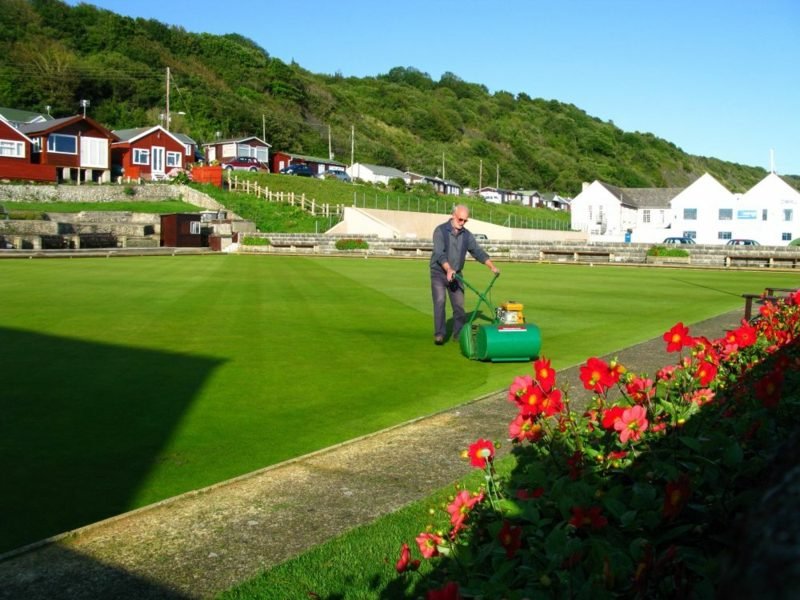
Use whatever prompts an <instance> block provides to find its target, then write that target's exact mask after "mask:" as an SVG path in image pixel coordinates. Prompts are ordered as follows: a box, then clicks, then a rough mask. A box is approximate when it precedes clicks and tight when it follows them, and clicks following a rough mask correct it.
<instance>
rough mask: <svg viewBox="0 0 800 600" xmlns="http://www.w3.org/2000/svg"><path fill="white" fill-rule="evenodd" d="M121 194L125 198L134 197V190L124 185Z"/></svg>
mask: <svg viewBox="0 0 800 600" xmlns="http://www.w3.org/2000/svg"><path fill="white" fill-rule="evenodd" d="M122 193H123V194H125V195H126V196H135V195H136V190H135V189H134V188H132V187H131V186H129V185H126V186H125V189H123V190H122Z"/></svg>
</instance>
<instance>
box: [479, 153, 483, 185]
mask: <svg viewBox="0 0 800 600" xmlns="http://www.w3.org/2000/svg"><path fill="white" fill-rule="evenodd" d="M482 187H483V159H481V166H480V169H479V170H478V192H480V191H481V188H482Z"/></svg>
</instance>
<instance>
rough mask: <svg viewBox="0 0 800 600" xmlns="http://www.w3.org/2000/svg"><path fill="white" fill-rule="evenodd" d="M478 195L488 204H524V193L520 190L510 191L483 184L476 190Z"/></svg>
mask: <svg viewBox="0 0 800 600" xmlns="http://www.w3.org/2000/svg"><path fill="white" fill-rule="evenodd" d="M478 195H479V196H480V197H481V198H483V199H484V200H486V202H489V203H490V204H511V203H519V204H525V199H526V197H525V194H524V193H523V192H522V191H517V192H512V191H511V190H506V189H503V188H498V187H491V186H484V187H482V188H480V189H479V190H478Z"/></svg>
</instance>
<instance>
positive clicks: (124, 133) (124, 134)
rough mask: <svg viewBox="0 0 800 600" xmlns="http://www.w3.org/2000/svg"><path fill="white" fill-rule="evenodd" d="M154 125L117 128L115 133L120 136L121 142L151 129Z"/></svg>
mask: <svg viewBox="0 0 800 600" xmlns="http://www.w3.org/2000/svg"><path fill="white" fill-rule="evenodd" d="M151 129H152V127H134V128H133V129H115V130H114V135H116V136H117V137H118V138H119V141H121V142H127V141H128V140H132V139H133V138H135V137H136V136H137V135H142V134H143V133H144V132H145V131H150V130H151Z"/></svg>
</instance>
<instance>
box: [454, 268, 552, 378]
mask: <svg viewBox="0 0 800 600" xmlns="http://www.w3.org/2000/svg"><path fill="white" fill-rule="evenodd" d="M498 277H499V274H495V276H494V277H493V278H492V280H491V281H490V282H489V287H487V288H486V291H485V292H483V293H481V292H480V291H478V290H477V289H475V287H474V286H472V285H471V284H470V283H468V282H467V281H466V280H465V279H464V278H463V277H462V276H461V275H456V278H457V279H458V281H460V282H461V283H462V284H463V285H464V286H465V287H467V288H469V289H470V290H472V291H473V292H475V293H476V294H477V295H478V304H477V305H476V306H475V310H473V311H472V314H471V315H470V317H469V319H468V320H467V322H466V323H465V324H464V327H463V328H462V329H461V333H460V334H459V340H458V341H459V344H460V345H461V353H462V354H463V355H464V356H466V357H467V358H469V359H472V360H484V361H492V362H517V361H529V360H534V359H536V358H538V357H539V350H540V349H541V346H542V336H541V333H540V332H539V328H538V327H537V326H536V325H534V324H533V323H526V322H525V316H524V314H523V312H522V311H523V309H524V306H523V305H522V304H520V303H519V302H515V301H513V300H509V301H508V302H504V303H502V304H501V305H500V306H497V307H494V306H493V305H492V303H491V301H490V300H489V299H488V297H487V295H488V294H489V291H490V290H491V289H492V286H493V285H494V282H495V281H497V278H498ZM484 303H485V304H486V307H487V308H488V309H489V311H491V314H492V315H493V318H492V321H491V323H490V324H488V325H481V324H476V323H475V319H476V318H477V317H478V315H479V309H480V307H481V304H484ZM480 314H481V317H482V318H484V319H486V317H485V316H484V315H483V314H482V313H480ZM487 320H488V319H487Z"/></svg>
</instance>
